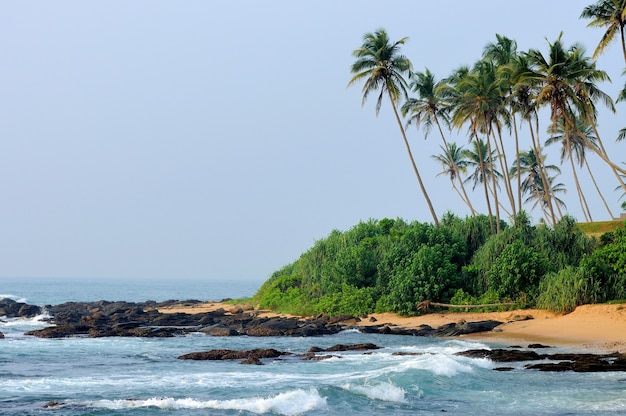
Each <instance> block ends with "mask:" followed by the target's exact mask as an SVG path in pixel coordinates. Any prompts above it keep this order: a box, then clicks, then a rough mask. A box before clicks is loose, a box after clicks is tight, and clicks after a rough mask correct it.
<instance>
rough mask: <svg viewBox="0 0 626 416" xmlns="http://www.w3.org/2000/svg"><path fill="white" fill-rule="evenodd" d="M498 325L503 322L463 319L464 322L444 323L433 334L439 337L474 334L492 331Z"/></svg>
mask: <svg viewBox="0 0 626 416" xmlns="http://www.w3.org/2000/svg"><path fill="white" fill-rule="evenodd" d="M498 325H502V322H500V321H493V320H487V321H478V322H465V321H462V322H457V323H450V324H446V325H442V326H440V327H439V328H437V329H435V331H434V332H433V333H432V335H433V336H437V337H456V336H459V335H467V334H474V333H477V332H488V331H492V330H493V329H494V328H495V327H497V326H498Z"/></svg>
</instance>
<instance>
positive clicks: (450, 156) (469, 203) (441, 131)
mask: <svg viewBox="0 0 626 416" xmlns="http://www.w3.org/2000/svg"><path fill="white" fill-rule="evenodd" d="M435 124H437V128H438V129H439V134H440V135H441V141H443V145H444V146H445V147H446V153H447V154H448V159H450V161H452V162H453V159H452V155H451V154H450V147H449V146H448V141H447V140H446V136H445V135H444V134H443V129H442V128H441V125H440V124H439V118H438V117H437V116H435ZM453 163H454V162H453ZM454 168H455V169H456V170H457V172H458V168H457V166H456V164H455V165H454ZM458 181H459V185H460V186H461V191H462V192H463V196H461V195H460V194H459V196H460V197H461V200H462V201H463V202H465V205H467V206H468V207H469V209H470V211H471V213H472V216H476V215H477V214H478V212H477V211H476V210H475V209H474V207H473V206H472V203H471V202H470V199H469V196H468V195H467V192H466V191H465V186H464V185H463V181H462V180H461V178H458ZM452 186H453V187H454V182H452ZM454 188H455V189H456V187H454ZM456 192H457V193H459V191H458V190H457V191H456Z"/></svg>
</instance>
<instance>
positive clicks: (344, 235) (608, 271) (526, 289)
mask: <svg viewBox="0 0 626 416" xmlns="http://www.w3.org/2000/svg"><path fill="white" fill-rule="evenodd" d="M501 228H502V231H501V232H500V233H498V234H495V235H491V234H490V222H489V218H487V217H485V216H477V217H471V218H465V219H462V218H459V217H456V216H454V215H452V214H450V213H447V214H446V215H444V216H443V217H442V220H441V224H440V227H435V226H433V225H429V224H424V223H419V222H412V223H407V222H405V221H403V220H402V219H395V220H392V219H387V218H385V219H382V220H380V221H376V220H369V221H366V222H361V223H359V224H357V225H356V226H354V227H352V228H351V229H349V230H348V231H344V232H342V231H338V230H334V231H332V232H331V233H330V234H329V235H328V237H326V238H324V239H321V240H319V241H316V242H315V244H314V245H313V247H312V248H311V249H309V250H308V251H307V252H305V253H303V254H302V255H301V256H300V258H299V259H298V260H296V261H295V262H294V263H292V264H289V265H286V266H284V267H283V268H281V269H280V270H278V271H276V272H275V273H274V274H272V276H271V277H270V278H269V279H268V280H267V281H266V282H265V283H264V284H263V286H261V288H260V289H259V291H258V292H257V294H256V295H255V296H254V298H253V301H254V302H255V303H256V304H257V305H259V306H260V307H262V308H268V309H272V310H275V311H278V312H285V313H292V314H298V315H312V314H317V313H328V314H331V315H334V314H340V313H349V314H353V315H362V314H366V313H371V312H374V311H376V312H396V313H399V314H403V315H414V314H416V313H417V310H416V305H417V304H418V303H420V302H422V301H424V300H430V301H433V302H441V303H452V304H457V305H482V304H491V303H501V302H506V301H515V302H516V304H517V305H518V306H520V305H521V306H534V305H535V303H534V302H539V303H538V304H539V305H543V307H546V308H550V309H552V310H559V311H566V310H570V308H572V307H575V306H576V305H577V304H580V302H603V301H606V300H609V299H615V298H624V297H626V289H625V287H626V232H625V231H624V230H623V229H617V230H616V231H615V232H613V233H611V234H607V235H605V236H603V237H602V238H601V239H600V242H598V241H597V240H595V239H590V238H588V237H586V236H585V234H584V233H583V232H582V231H581V230H580V228H579V227H578V226H577V224H576V222H575V221H574V220H573V219H572V218H569V217H565V218H563V219H562V220H561V221H560V222H558V223H557V224H556V225H555V226H554V227H553V228H551V227H548V226H546V225H545V224H540V225H538V226H533V225H531V223H530V219H529V218H528V216H527V215H526V214H525V213H524V212H521V213H519V214H518V216H517V217H516V218H514V221H513V225H512V226H505V225H503V226H502V227H501ZM557 294H558V296H557ZM572 305H574V306H572Z"/></svg>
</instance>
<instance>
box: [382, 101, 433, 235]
mask: <svg viewBox="0 0 626 416" xmlns="http://www.w3.org/2000/svg"><path fill="white" fill-rule="evenodd" d="M387 92H388V93H389V101H391V107H393V113H394V114H395V116H396V121H397V122H398V126H399V127H400V132H401V133H402V138H403V139H404V144H405V145H406V151H407V152H408V153H409V158H410V159H411V164H412V165H413V171H414V172H415V176H416V177H417V182H418V183H419V186H420V189H421V190H422V193H423V194H424V199H426V204H428V209H429V210H430V214H431V215H432V216H433V221H434V222H435V227H437V228H439V220H438V219H437V214H436V213H435V210H434V208H433V204H432V203H431V202H430V198H429V197H428V193H427V192H426V188H425V187H424V183H423V182H422V177H421V175H420V173H419V170H418V169H417V165H416V164H415V159H413V152H411V146H410V145H409V140H408V139H407V137H406V133H405V131H404V127H402V120H400V115H399V114H398V110H397V109H396V104H395V102H394V101H393V96H392V95H391V92H390V91H389V90H387Z"/></svg>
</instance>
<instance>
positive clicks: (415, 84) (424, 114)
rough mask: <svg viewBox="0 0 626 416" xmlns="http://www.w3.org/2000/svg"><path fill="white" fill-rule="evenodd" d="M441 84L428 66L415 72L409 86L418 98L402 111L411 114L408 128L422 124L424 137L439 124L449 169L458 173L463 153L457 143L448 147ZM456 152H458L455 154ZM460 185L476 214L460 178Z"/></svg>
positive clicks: (446, 113) (469, 205) (446, 114)
mask: <svg viewBox="0 0 626 416" xmlns="http://www.w3.org/2000/svg"><path fill="white" fill-rule="evenodd" d="M439 85H440V83H439V82H437V81H436V79H435V75H434V74H433V73H432V72H430V70H429V69H428V68H426V71H425V72H416V73H414V74H413V75H412V81H411V82H410V84H409V86H410V88H411V90H412V91H413V92H415V93H417V98H413V97H411V98H409V99H408V100H407V101H406V102H405V103H404V104H403V105H402V108H401V111H402V115H403V116H406V115H407V114H408V115H409V119H408V121H407V128H408V126H409V125H410V124H415V126H416V127H417V129H418V130H419V128H420V126H423V127H424V129H423V130H424V139H426V138H428V134H429V133H430V131H431V129H432V127H433V125H435V126H437V130H438V131H439V135H440V137H441V141H442V142H443V147H442V149H444V151H445V159H446V161H447V164H448V165H449V169H452V170H453V171H455V172H456V174H457V175H458V173H459V172H460V171H462V170H463V169H462V168H461V167H460V166H459V167H455V166H454V163H455V162H456V161H457V160H460V159H459V158H458V157H457V156H460V155H461V153H460V152H459V151H458V148H457V147H456V145H454V148H448V147H449V145H448V141H447V140H446V135H445V134H444V133H443V128H442V127H441V123H440V121H439V120H440V119H441V121H443V123H445V125H446V126H447V127H448V128H449V125H450V120H449V117H448V108H447V107H446V106H445V103H443V102H442V97H440V95H439V94H438V92H439V91H440V90H439ZM455 152H456V153H458V154H455ZM451 180H452V184H453V187H454V189H455V190H456V191H457V192H459V191H458V189H457V188H456V186H455V181H454V180H453V178H452V177H451ZM459 185H460V187H461V192H462V193H463V195H460V196H461V200H463V201H464V202H465V204H466V205H468V207H469V208H470V211H471V212H472V215H475V214H476V211H475V210H474V208H473V207H472V204H471V203H470V200H469V197H468V196H467V192H466V191H465V186H464V185H463V181H461V180H459Z"/></svg>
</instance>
